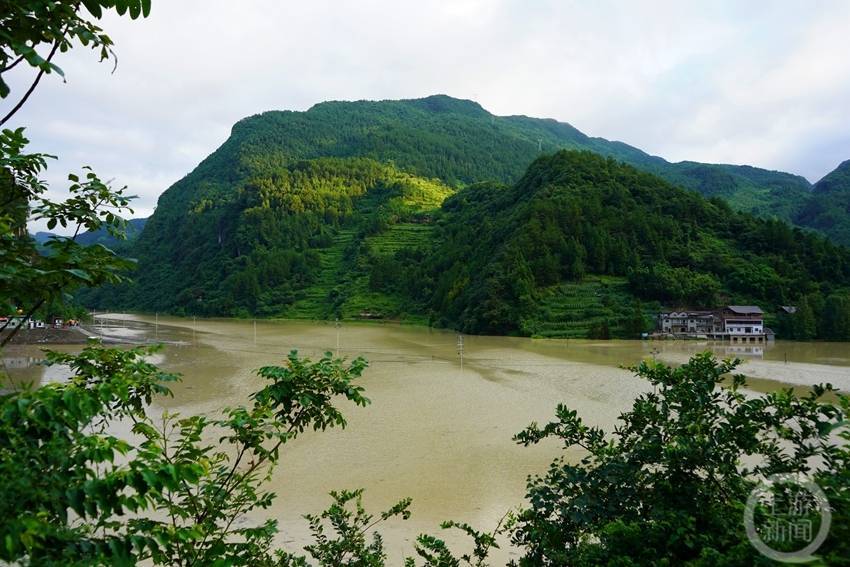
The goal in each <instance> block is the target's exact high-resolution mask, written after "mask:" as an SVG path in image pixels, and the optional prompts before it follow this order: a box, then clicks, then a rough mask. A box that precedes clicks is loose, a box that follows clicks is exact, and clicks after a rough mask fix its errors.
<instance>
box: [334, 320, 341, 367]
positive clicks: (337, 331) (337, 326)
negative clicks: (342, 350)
mask: <svg viewBox="0 0 850 567" xmlns="http://www.w3.org/2000/svg"><path fill="white" fill-rule="evenodd" d="M334 326H335V327H336V356H337V358H339V327H340V324H339V317H337V318H336V320H335V321H334Z"/></svg>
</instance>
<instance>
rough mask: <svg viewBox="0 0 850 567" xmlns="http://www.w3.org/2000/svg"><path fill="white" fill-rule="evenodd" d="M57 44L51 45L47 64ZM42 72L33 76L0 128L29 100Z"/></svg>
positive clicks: (57, 46) (0, 123)
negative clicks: (30, 83) (32, 79)
mask: <svg viewBox="0 0 850 567" xmlns="http://www.w3.org/2000/svg"><path fill="white" fill-rule="evenodd" d="M59 43H60V42H59V40H58V39H57V40H56V41H55V42H54V43H53V48H52V49H51V50H50V55H48V56H47V62H48V63H50V61H51V59H53V56H54V55H56V51H57V50H58V49H59ZM44 72H45V71H44V68H42V69H39V71H38V74H37V75H36V76H35V80H34V81H33V82H32V85H30V88H29V89H28V90H27V92H26V93H25V94H24V97H23V98H22V99H21V100H20V101H19V102H18V104H16V105H15V106H14V108H12V110H10V111H9V114H7V115H6V116H4V117H3V120H0V126H3V125H4V124H5V123H6V122H8V121H9V119H10V118H12V116H14V115H15V114H16V113H17V112H18V111H19V110H20V109H21V107H22V106H23V105H24V103H26V101H27V99H29V97H30V95H31V94H32V93H33V91H34V90H35V87H37V86H38V82H39V81H40V80H41V77H43V76H44Z"/></svg>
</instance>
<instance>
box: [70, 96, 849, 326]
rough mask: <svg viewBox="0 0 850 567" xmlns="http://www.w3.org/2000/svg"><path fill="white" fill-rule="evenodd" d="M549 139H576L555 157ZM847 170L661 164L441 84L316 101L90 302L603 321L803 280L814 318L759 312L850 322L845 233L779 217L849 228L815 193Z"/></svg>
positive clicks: (201, 182) (779, 300) (144, 241)
mask: <svg viewBox="0 0 850 567" xmlns="http://www.w3.org/2000/svg"><path fill="white" fill-rule="evenodd" d="M559 148H566V149H567V150H569V151H570V152H572V153H556V154H554V155H556V156H557V157H555V158H553V157H546V156H552V155H553V152H557V151H558V149H559ZM577 151H584V152H585V153H576V152H577ZM541 155H542V156H544V157H541ZM535 160H536V161H535ZM529 166H530V167H529ZM632 166H634V167H632ZM839 171H840V169H839ZM576 176H578V177H576ZM844 186H845V185H844V184H843V179H842V177H841V176H840V175H839V172H838V171H837V172H836V173H833V174H832V175H831V176H829V177H828V178H827V179H824V180H823V181H822V182H821V183H819V184H818V185H817V186H816V190H815V192H814V193H812V192H810V187H809V185H808V182H806V181H805V180H804V179H803V178H801V177H797V176H792V175H789V174H785V173H779V172H771V171H766V170H761V169H757V168H753V167H748V166H725V165H710V164H700V163H695V162H681V163H677V164H672V163H669V162H667V161H665V160H663V159H661V158H657V157H653V156H650V155H648V154H645V153H644V152H641V151H640V150H638V149H636V148H633V147H631V146H628V145H626V144H622V143H619V142H610V141H607V140H603V139H601V138H590V137H588V136H585V135H584V134H582V133H581V132H579V131H578V130H576V129H575V128H573V127H572V126H570V125H569V124H564V123H559V122H556V121H554V120H541V119H534V118H528V117H524V116H509V117H498V116H494V115H492V114H490V113H488V112H487V111H486V110H484V109H483V108H481V106H479V105H478V104H476V103H474V102H472V101H466V100H458V99H453V98H450V97H447V96H432V97H428V98H424V99H417V100H402V101H380V102H367V101H360V102H326V103H322V104H318V105H316V106H314V107H313V108H311V109H310V110H309V111H306V112H288V111H287V112H267V113H264V114H260V115H257V116H252V117H249V118H246V119H244V120H242V121H240V122H238V123H237V124H236V125H235V126H234V127H233V131H232V134H231V136H230V138H229V139H228V140H227V141H226V142H225V143H224V144H223V145H222V146H221V147H220V148H219V149H218V150H217V151H216V152H214V153H213V154H211V155H210V156H209V157H207V158H206V159H205V160H204V161H203V162H202V163H201V164H200V165H199V166H198V167H197V168H196V169H195V170H194V171H193V172H192V173H190V174H189V175H187V176H186V177H185V178H183V179H181V180H180V181H178V182H177V183H175V184H174V185H173V186H172V187H171V188H169V189H168V190H167V191H166V192H165V193H163V195H162V196H161V197H160V200H159V204H158V207H157V209H156V212H155V213H154V215H153V216H152V217H151V218H150V219H149V221H148V223H147V226H146V229H145V230H143V231H142V233H141V234H140V235H139V237H138V238H137V239H135V240H134V241H133V242H131V243H130V245H129V246H126V247H125V249H124V251H127V252H129V253H130V254H131V255H133V256H135V257H137V258H138V259H139V264H138V269H137V270H136V272H135V274H134V276H133V279H134V280H135V282H134V283H133V284H130V285H128V284H121V285H120V286H119V287H106V288H102V289H98V290H90V291H86V292H83V293H82V294H81V295H80V299H81V300H82V302H83V303H85V304H87V305H90V306H93V307H97V308H121V309H140V310H146V311H167V312H173V313H178V314H185V315H190V314H192V315H208V316H212V315H231V316H252V315H253V316H265V317H291V318H311V319H327V318H337V317H339V318H383V319H396V320H405V321H414V322H418V323H429V322H430V323H432V324H436V325H447V326H453V327H457V328H461V329H465V330H467V331H470V332H498V333H517V334H524V335H534V336H543V337H586V336H593V337H600V338H604V337H609V336H636V335H637V334H639V333H640V332H641V331H644V330H647V329H649V328H651V321H650V320H651V317H652V316H653V315H654V314H655V313H657V310H658V309H659V308H660V307H661V306H662V305H664V306H694V307H707V306H712V305H717V304H719V303H721V302H724V301H734V302H740V303H758V304H760V305H762V306H763V307H765V308H766V309H767V310H769V311H771V312H773V310H775V309H776V308H777V306H779V305H784V304H790V303H794V302H798V301H801V300H802V299H803V298H806V299H807V301H806V304H807V305H808V308H810V310H811V314H812V318H813V319H814V320H815V321H816V324H815V326H814V329H815V330H814V331H811V332H809V331H805V332H803V331H799V332H791V331H790V329H791V328H792V327H793V326H792V325H791V323H789V322H787V321H784V320H779V319H774V318H772V317H770V318H769V319H768V322H769V324H773V325H774V326H776V327H781V328H782V329H783V330H784V331H785V335H786V336H799V337H805V336H818V337H820V336H823V337H843V336H845V334H846V335H847V336H848V337H850V323H848V324H847V328H848V331H847V333H844V332H843V331H842V332H833V331H829V332H827V331H826V330H825V329H826V328H827V327H829V325H827V326H824V325H822V324H821V323H820V322H821V321H822V320H823V319H824V317H825V316H826V315H825V310H826V309H827V307H826V306H827V303H828V301H827V300H828V299H829V297H830V296H831V295H835V294H838V297H843V296H842V295H840V294H842V293H844V289H845V287H846V286H847V284H848V280H847V269H848V268H847V265H848V260H847V252H846V250H844V249H841V248H838V247H835V246H832V245H830V244H829V243H828V242H827V241H826V240H824V239H822V238H819V237H816V236H814V235H812V234H810V233H806V232H802V231H800V230H797V229H792V228H791V227H790V226H789V225H787V224H785V222H784V220H789V219H798V220H799V222H801V223H803V221H805V222H806V223H809V224H815V223H819V225H818V228H819V229H821V230H822V231H823V232H824V233H835V234H836V235H838V236H837V237H838V238H839V239H840V236H841V234H842V230H843V229H842V228H841V227H842V226H843V225H842V224H841V222H840V221H842V219H850V214H844V216H843V217H842V214H843V213H841V212H840V211H839V212H836V210H835V207H834V206H833V207H832V208H831V209H829V210H828V211H826V212H823V211H822V214H819V215H818V214H815V213H807V211H810V210H813V209H812V207H814V206H815V205H813V204H812V203H814V202H815V199H816V198H821V196H826V195H832V194H836V193H840V192H841V187H844ZM682 188H684V189H692V190H695V191H686V190H684V189H682ZM701 195H702V196H701ZM447 197H449V198H448V199H447ZM706 199H709V200H706ZM444 200H445V202H444ZM826 202H829V203H834V202H837V201H833V200H829V199H827V201H826ZM818 210H819V211H820V210H821V209H818ZM749 213H752V214H749ZM825 216H826V217H829V218H831V219H833V220H834V221H835V222H832V223H831V224H830V223H829V222H826V221H824V220H823V219H824V217H825ZM759 219H761V220H759ZM783 219H784V220H783ZM818 219H820V220H818ZM836 219H837V220H836ZM830 301H831V303H829V304H830V305H832V304H835V301H832V300H830ZM808 308H807V310H804V311H806V312H807V311H808V310H809V309H808ZM841 312H842V313H844V311H843V310H842V311H841ZM799 317H800V316H797V318H799ZM841 317H844V315H841ZM847 318H848V320H850V314H848V315H847ZM795 325H796V327H794V328H798V330H799V329H803V328H805V329H809V330H811V329H812V325H810V324H808V323H805V324H803V323H802V322H799V321H798V322H797V323H796V324H795ZM838 327H839V328H844V327H843V326H842V325H839V326H838Z"/></svg>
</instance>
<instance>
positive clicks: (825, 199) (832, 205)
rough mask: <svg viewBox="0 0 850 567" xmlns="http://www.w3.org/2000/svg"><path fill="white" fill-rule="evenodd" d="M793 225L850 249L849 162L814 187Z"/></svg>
mask: <svg viewBox="0 0 850 567" xmlns="http://www.w3.org/2000/svg"><path fill="white" fill-rule="evenodd" d="M794 221H795V222H797V223H798V224H800V225H802V226H808V227H812V228H815V229H818V230H820V231H822V232H824V233H825V234H828V235H829V236H830V238H832V239H833V240H834V241H835V242H840V243H841V244H844V245H846V246H850V160H847V161H845V162H843V163H842V164H841V165H839V166H838V167H837V168H836V169H835V170H834V171H832V172H831V173H829V174H828V175H826V176H825V177H824V178H823V179H821V180H820V181H818V182H817V183H815V186H814V188H813V189H812V197H811V199H810V200H809V201H808V203H807V204H806V206H805V207H804V208H803V210H802V211H801V212H800V213H799V214H798V215H797V216H796V217H795V218H794Z"/></svg>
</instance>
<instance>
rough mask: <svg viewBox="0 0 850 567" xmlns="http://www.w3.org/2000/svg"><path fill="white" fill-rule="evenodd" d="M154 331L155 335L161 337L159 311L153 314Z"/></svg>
mask: <svg viewBox="0 0 850 567" xmlns="http://www.w3.org/2000/svg"><path fill="white" fill-rule="evenodd" d="M153 332H154V336H155V337H157V338H159V311H157V312H155V313H154V314H153Z"/></svg>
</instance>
